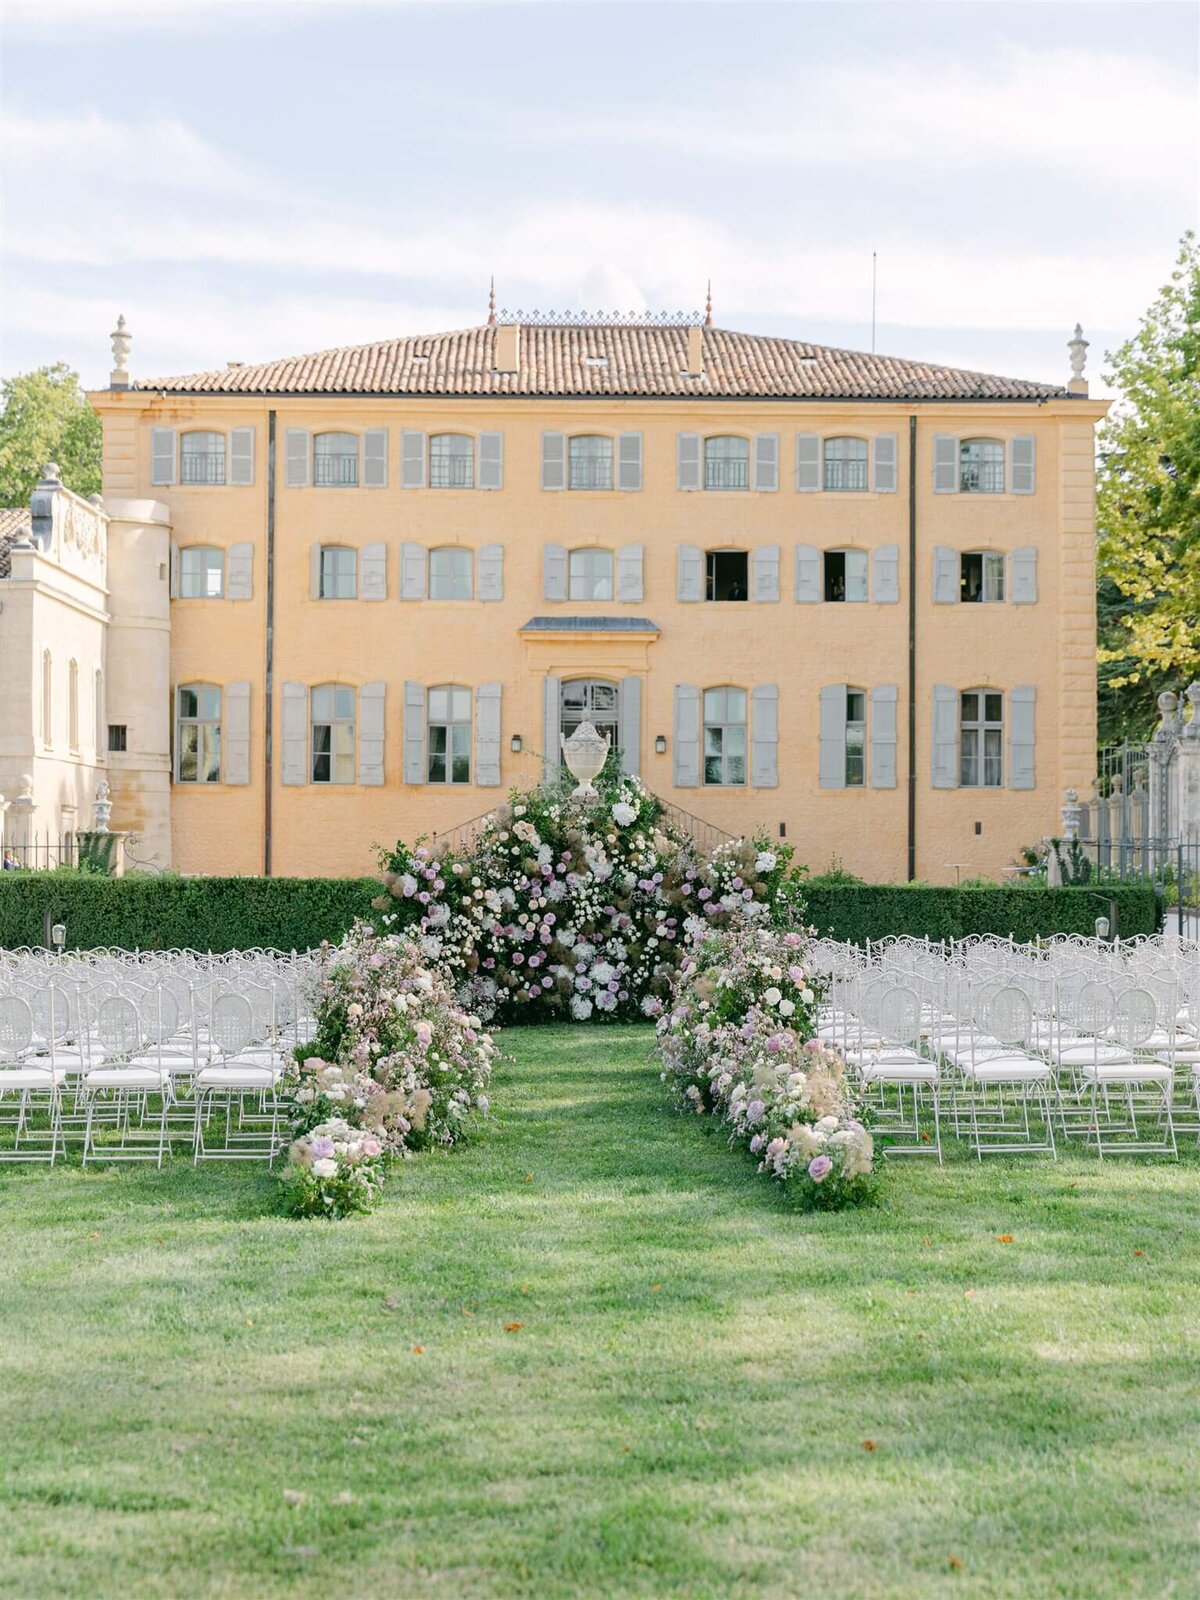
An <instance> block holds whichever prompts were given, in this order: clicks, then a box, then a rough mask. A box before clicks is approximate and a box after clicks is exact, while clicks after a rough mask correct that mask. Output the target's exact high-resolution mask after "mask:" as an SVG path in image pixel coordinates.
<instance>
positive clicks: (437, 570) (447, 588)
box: [429, 544, 475, 600]
mask: <svg viewBox="0 0 1200 1600" xmlns="http://www.w3.org/2000/svg"><path fill="white" fill-rule="evenodd" d="M474 585H475V552H474V551H473V550H464V549H463V548H462V547H461V545H453V544H448V545H443V546H441V547H440V548H439V549H437V550H431V551H430V552H429V598H430V599H431V600H470V599H471V597H472V594H473V592H474Z"/></svg>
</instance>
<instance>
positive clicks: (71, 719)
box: [67, 659, 79, 750]
mask: <svg viewBox="0 0 1200 1600" xmlns="http://www.w3.org/2000/svg"><path fill="white" fill-rule="evenodd" d="M67 748H68V749H69V750H78V749H79V663H78V662H77V661H75V660H74V659H72V661H71V662H70V663H69V664H68V666H67Z"/></svg>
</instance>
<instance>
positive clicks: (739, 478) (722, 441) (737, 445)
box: [704, 434, 750, 489]
mask: <svg viewBox="0 0 1200 1600" xmlns="http://www.w3.org/2000/svg"><path fill="white" fill-rule="evenodd" d="M704 487H705V488H706V489H748V488H749V487H750V441H749V440H748V439H735V438H734V437H733V436H732V435H729V434H721V435H718V436H717V437H715V438H712V439H705V441H704Z"/></svg>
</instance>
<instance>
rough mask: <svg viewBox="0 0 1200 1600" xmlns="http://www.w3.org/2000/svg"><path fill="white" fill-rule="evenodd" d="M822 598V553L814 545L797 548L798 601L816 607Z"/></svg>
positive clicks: (801, 545) (799, 545) (798, 546)
mask: <svg viewBox="0 0 1200 1600" xmlns="http://www.w3.org/2000/svg"><path fill="white" fill-rule="evenodd" d="M820 598H821V552H820V551H819V550H818V549H817V547H816V545H813V544H798V545H797V546H796V599H797V600H798V601H799V603H800V604H801V605H815V604H816V602H817V601H819V600H820Z"/></svg>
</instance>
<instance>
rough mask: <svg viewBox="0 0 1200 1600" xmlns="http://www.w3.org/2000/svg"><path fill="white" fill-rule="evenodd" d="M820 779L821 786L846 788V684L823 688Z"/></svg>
mask: <svg viewBox="0 0 1200 1600" xmlns="http://www.w3.org/2000/svg"><path fill="white" fill-rule="evenodd" d="M817 778H818V782H819V784H820V786H821V788H822V789H844V788H845V787H846V685H845V684H844V683H827V684H826V685H825V687H824V688H823V689H822V690H821V730H820V742H819V744H818V755H817Z"/></svg>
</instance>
